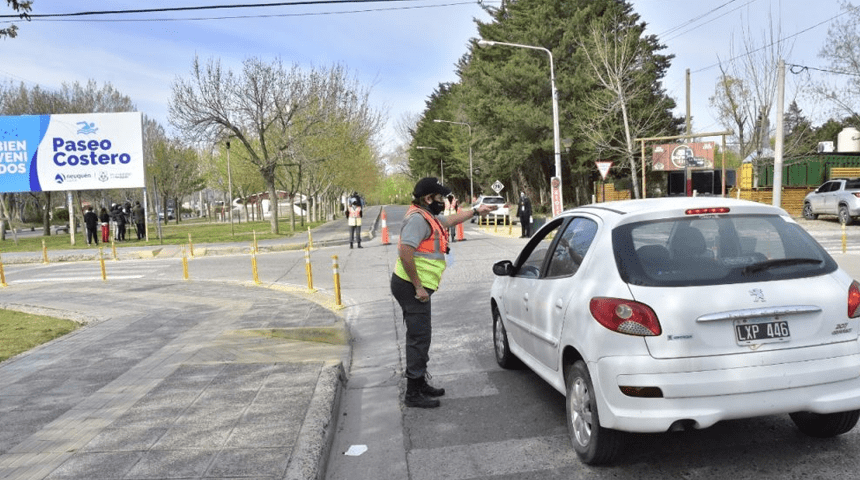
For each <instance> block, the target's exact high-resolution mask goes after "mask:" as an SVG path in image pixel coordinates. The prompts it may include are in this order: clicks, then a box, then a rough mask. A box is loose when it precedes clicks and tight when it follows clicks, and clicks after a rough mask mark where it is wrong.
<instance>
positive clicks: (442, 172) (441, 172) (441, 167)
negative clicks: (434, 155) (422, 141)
mask: <svg viewBox="0 0 860 480" xmlns="http://www.w3.org/2000/svg"><path fill="white" fill-rule="evenodd" d="M415 148H417V149H418V150H436V148H435V147H415ZM439 177H440V178H441V180H440V182H442V185H444V184H445V166H444V165H443V164H442V159H441V158H440V159H439Z"/></svg>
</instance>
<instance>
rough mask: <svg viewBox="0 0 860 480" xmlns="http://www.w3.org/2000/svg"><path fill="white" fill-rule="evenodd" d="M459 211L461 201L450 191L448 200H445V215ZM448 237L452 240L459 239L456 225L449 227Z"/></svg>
mask: <svg viewBox="0 0 860 480" xmlns="http://www.w3.org/2000/svg"><path fill="white" fill-rule="evenodd" d="M458 211H460V202H458V201H457V197H455V196H454V194H453V193H449V194H448V198H447V201H446V202H445V216H451V215H454V214H455V213H457V212H458ZM448 238H450V239H451V241H452V242H456V241H457V226H456V225H452V226H450V227H448Z"/></svg>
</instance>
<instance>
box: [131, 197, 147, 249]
mask: <svg viewBox="0 0 860 480" xmlns="http://www.w3.org/2000/svg"><path fill="white" fill-rule="evenodd" d="M131 218H132V221H133V222H134V226H135V229H136V230H137V239H138V240H142V239H144V238H146V214H145V213H144V211H143V207H142V206H141V205H140V202H137V201H135V202H134V208H132V209H131Z"/></svg>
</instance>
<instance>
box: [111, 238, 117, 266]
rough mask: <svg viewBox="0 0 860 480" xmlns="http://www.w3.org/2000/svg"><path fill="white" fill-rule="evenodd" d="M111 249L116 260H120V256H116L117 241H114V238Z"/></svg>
mask: <svg viewBox="0 0 860 480" xmlns="http://www.w3.org/2000/svg"><path fill="white" fill-rule="evenodd" d="M110 250H111V252H113V259H114V261H117V260H119V257H117V256H116V243H114V241H113V239H111V240H110Z"/></svg>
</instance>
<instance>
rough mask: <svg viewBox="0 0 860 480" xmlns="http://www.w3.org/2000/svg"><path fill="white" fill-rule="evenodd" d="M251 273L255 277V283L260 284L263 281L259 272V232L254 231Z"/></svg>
mask: <svg viewBox="0 0 860 480" xmlns="http://www.w3.org/2000/svg"><path fill="white" fill-rule="evenodd" d="M251 275H252V276H253V278H254V283H255V284H257V285H259V284H261V283H263V282H261V281H260V277H259V275H258V273H257V233H256V232H255V233H254V245H253V246H252V247H251Z"/></svg>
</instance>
